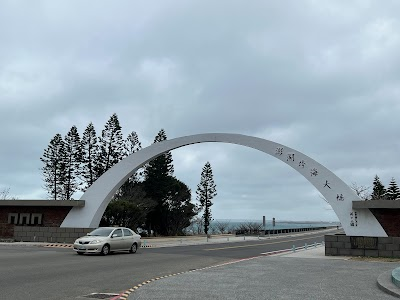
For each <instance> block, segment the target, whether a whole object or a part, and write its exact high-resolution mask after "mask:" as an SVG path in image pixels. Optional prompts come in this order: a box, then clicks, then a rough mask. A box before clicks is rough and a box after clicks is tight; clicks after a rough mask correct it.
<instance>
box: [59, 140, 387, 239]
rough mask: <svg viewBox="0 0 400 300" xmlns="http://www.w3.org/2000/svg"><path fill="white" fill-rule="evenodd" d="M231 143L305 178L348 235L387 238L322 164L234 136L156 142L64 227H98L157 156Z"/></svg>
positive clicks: (96, 190)
mask: <svg viewBox="0 0 400 300" xmlns="http://www.w3.org/2000/svg"><path fill="white" fill-rule="evenodd" d="M209 142H218V143H231V144H236V145H242V146H245V147H249V148H253V149H256V150H259V151H261V152H264V153H266V154H268V155H271V156H273V157H275V158H277V159H279V160H280V161H282V162H283V163H285V164H287V165H289V166H290V167H292V168H293V169H295V170H296V171H297V172H298V173H300V174H301V175H302V176H304V177H305V178H306V179H307V180H308V181H309V182H310V183H311V184H312V185H314V187H315V188H316V189H317V190H318V191H319V192H320V193H321V194H322V195H323V196H324V197H325V199H326V200H327V201H328V202H329V204H330V205H331V206H332V208H333V210H334V211H335V213H336V215H337V216H338V218H339V220H340V222H341V224H342V227H343V229H344V231H345V232H346V234H347V235H353V236H381V237H385V236H387V234H386V232H385V231H384V229H383V228H382V226H381V225H380V224H379V222H378V221H377V219H376V218H375V217H374V215H373V214H372V213H371V212H369V211H368V210H365V209H363V210H357V209H353V208H352V201H353V200H360V199H359V198H358V197H357V195H356V194H355V193H354V192H353V190H352V189H351V188H350V187H349V186H347V184H345V183H344V182H343V181H342V180H341V179H340V178H338V177H337V176H336V175H335V174H333V173H332V172H331V171H329V170H328V169H327V168H325V167H324V166H323V165H321V164H320V163H318V162H316V161H315V160H313V159H312V158H310V157H308V156H306V155H305V154H303V153H301V152H299V151H297V150H294V149H292V148H289V147H287V146H285V145H282V144H278V143H275V142H272V141H269V140H265V139H261V138H257V137H252V136H247V135H241V134H230V133H205V134H196V135H190V136H184V137H180V138H175V139H171V140H166V141H163V142H161V143H155V144H152V145H151V146H149V147H147V148H144V149H142V150H140V151H138V152H136V153H134V154H132V155H130V156H128V157H126V158H125V159H123V160H121V161H120V162H119V163H118V164H116V165H115V166H113V167H112V168H111V169H109V170H108V171H107V172H106V173H104V174H103V175H102V176H101V177H100V178H99V179H98V180H96V182H95V183H93V185H92V186H91V187H90V188H89V189H88V190H87V191H86V192H85V193H84V194H83V195H82V197H81V199H82V200H85V201H86V203H85V207H82V208H78V207H74V208H73V209H72V210H71V211H70V213H69V214H68V215H67V217H66V218H65V220H64V222H63V223H62V224H61V227H82V228H93V227H97V226H98V225H99V223H100V219H101V217H102V215H103V213H104V211H105V209H106V207H107V205H108V203H109V202H110V200H111V198H112V196H113V195H114V194H115V192H116V191H117V190H118V189H119V188H120V187H121V185H122V184H123V183H124V182H125V181H126V180H127V179H128V178H129V176H131V175H132V174H134V172H135V171H136V170H137V169H139V168H140V167H142V166H143V165H144V164H146V163H147V162H149V161H151V160H152V159H154V158H156V157H157V156H159V155H161V154H162V153H165V152H167V151H171V150H174V149H177V148H180V147H184V146H188V145H193V144H198V143H209Z"/></svg>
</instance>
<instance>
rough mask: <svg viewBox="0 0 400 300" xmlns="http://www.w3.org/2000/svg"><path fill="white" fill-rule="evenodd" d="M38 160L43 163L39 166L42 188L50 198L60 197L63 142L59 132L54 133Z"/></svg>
mask: <svg viewBox="0 0 400 300" xmlns="http://www.w3.org/2000/svg"><path fill="white" fill-rule="evenodd" d="M40 160H41V161H42V162H43V163H44V166H43V167H42V168H41V171H42V175H43V181H44V188H45V189H46V190H47V193H48V195H49V198H50V199H53V200H57V199H61V198H62V192H63V188H62V187H63V183H64V182H65V177H66V176H65V143H64V141H63V138H62V136H61V134H56V135H55V136H54V138H53V139H52V140H51V141H50V144H49V146H48V147H47V149H45V150H44V153H43V157H41V158H40Z"/></svg>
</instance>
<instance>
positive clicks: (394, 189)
mask: <svg viewBox="0 0 400 300" xmlns="http://www.w3.org/2000/svg"><path fill="white" fill-rule="evenodd" d="M385 195H386V199H387V200H400V190H399V187H398V186H397V183H396V180H395V179H394V178H393V177H392V180H391V181H390V183H389V186H388V188H387V190H386V194H385Z"/></svg>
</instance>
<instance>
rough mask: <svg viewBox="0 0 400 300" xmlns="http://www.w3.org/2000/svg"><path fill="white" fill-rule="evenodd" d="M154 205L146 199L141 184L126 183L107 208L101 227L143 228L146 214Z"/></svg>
mask: <svg viewBox="0 0 400 300" xmlns="http://www.w3.org/2000/svg"><path fill="white" fill-rule="evenodd" d="M155 205H156V203H155V202H154V201H153V200H151V199H149V198H147V197H146V193H145V192H144V189H143V183H137V182H128V183H127V184H124V185H123V188H121V191H120V194H119V195H117V196H116V197H115V198H114V199H113V200H112V201H111V202H110V203H109V204H108V206H107V209H106V211H105V212H104V215H103V217H102V219H101V222H100V225H101V226H113V225H118V226H125V227H129V228H132V229H134V230H137V228H138V227H143V224H144V223H145V222H146V217H147V214H148V212H149V211H150V210H152V209H153V208H154V207H155Z"/></svg>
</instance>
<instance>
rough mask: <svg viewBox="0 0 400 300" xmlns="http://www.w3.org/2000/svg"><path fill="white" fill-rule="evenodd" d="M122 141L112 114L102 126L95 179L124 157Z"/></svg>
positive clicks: (115, 115) (119, 128) (116, 120)
mask: <svg viewBox="0 0 400 300" xmlns="http://www.w3.org/2000/svg"><path fill="white" fill-rule="evenodd" d="M123 150H124V140H123V138H122V131H121V126H120V125H119V121H118V116H117V114H115V113H114V114H113V115H112V116H111V117H110V119H109V120H108V121H107V123H106V125H105V126H104V129H103V131H102V132H101V137H100V138H99V153H98V156H97V166H96V177H97V178H98V177H100V176H101V175H103V173H104V172H106V171H107V170H108V169H110V168H111V167H112V166H113V165H115V164H116V163H118V162H119V161H120V160H121V159H122V158H123V157H124V156H125V155H124V151H123Z"/></svg>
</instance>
